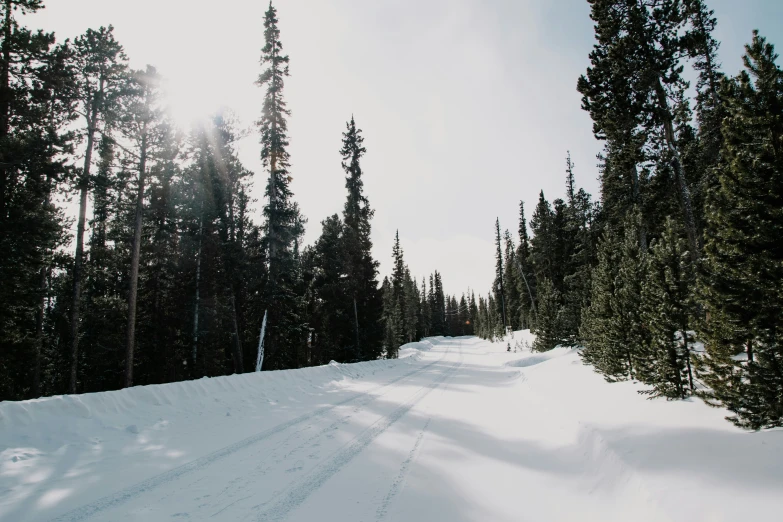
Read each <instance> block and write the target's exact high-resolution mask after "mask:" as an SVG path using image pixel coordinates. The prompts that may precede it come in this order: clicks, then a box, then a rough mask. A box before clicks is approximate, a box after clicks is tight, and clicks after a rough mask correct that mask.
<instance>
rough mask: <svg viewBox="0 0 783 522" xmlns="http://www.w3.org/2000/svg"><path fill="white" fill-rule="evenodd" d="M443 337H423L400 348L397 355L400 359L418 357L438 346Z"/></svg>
mask: <svg viewBox="0 0 783 522" xmlns="http://www.w3.org/2000/svg"><path fill="white" fill-rule="evenodd" d="M443 339H445V337H425V338H424V339H422V340H421V341H416V342H413V343H407V344H403V345H402V346H400V350H399V352H398V353H399V355H398V357H399V358H400V359H405V358H407V357H412V356H418V355H420V354H421V352H429V351H430V350H432V348H433V347H434V346H436V345H438V344H440V343H441V342H442V341H443Z"/></svg>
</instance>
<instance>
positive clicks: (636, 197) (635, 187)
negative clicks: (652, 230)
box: [631, 163, 647, 252]
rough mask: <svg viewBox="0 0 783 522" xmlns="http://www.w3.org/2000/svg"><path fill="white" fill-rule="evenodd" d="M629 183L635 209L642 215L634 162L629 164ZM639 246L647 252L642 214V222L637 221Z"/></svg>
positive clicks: (637, 173)
mask: <svg viewBox="0 0 783 522" xmlns="http://www.w3.org/2000/svg"><path fill="white" fill-rule="evenodd" d="M631 185H632V190H633V203H634V206H635V207H636V209H637V210H638V211H639V215H640V216H642V209H641V197H640V193H641V187H640V184H639V171H638V170H636V164H635V163H634V164H633V165H631ZM639 248H640V249H641V251H642V252H647V227H646V226H645V224H644V217H643V216H642V222H641V223H639Z"/></svg>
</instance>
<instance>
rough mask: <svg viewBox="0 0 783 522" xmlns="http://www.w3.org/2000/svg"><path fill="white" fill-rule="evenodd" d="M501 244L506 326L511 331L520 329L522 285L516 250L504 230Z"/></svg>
mask: <svg viewBox="0 0 783 522" xmlns="http://www.w3.org/2000/svg"><path fill="white" fill-rule="evenodd" d="M503 242H504V244H505V251H504V253H503V280H504V282H505V285H504V288H505V290H506V310H507V312H508V313H507V316H506V317H507V319H508V325H509V326H511V328H512V329H513V330H518V329H519V328H520V322H519V320H520V317H521V316H522V308H521V306H522V305H521V296H520V293H519V289H520V288H521V287H522V286H523V285H524V283H522V282H521V281H520V279H521V277H520V273H519V268H518V267H517V259H516V255H517V254H516V248H515V247H514V240H513V239H512V238H511V233H510V232H509V231H508V230H506V232H505V233H504V235H503Z"/></svg>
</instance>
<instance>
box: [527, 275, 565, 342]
mask: <svg viewBox="0 0 783 522" xmlns="http://www.w3.org/2000/svg"><path fill="white" fill-rule="evenodd" d="M559 312H560V292H558V290H557V289H556V288H555V286H554V285H553V284H552V281H550V280H549V279H547V278H546V277H544V278H543V279H540V280H539V281H538V321H537V322H536V326H535V328H534V329H533V333H534V334H535V335H536V340H535V341H534V342H533V349H534V350H536V351H538V352H545V351H547V350H551V349H552V348H554V347H555V346H557V345H558V344H560V342H561V340H562V339H561V338H560V318H559V315H560V314H559Z"/></svg>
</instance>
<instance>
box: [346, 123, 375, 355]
mask: <svg viewBox="0 0 783 522" xmlns="http://www.w3.org/2000/svg"><path fill="white" fill-rule="evenodd" d="M346 127H347V128H346V131H345V133H343V146H342V148H341V149H340V155H341V156H342V158H343V161H342V166H343V170H345V173H346V180H345V186H346V188H347V189H348V199H347V200H346V202H345V210H344V211H343V221H344V223H345V233H344V235H343V244H344V246H343V249H344V252H345V256H346V260H345V263H346V274H347V284H348V288H347V289H346V291H347V292H348V294H349V295H351V296H352V300H353V303H352V306H353V317H354V331H355V349H356V356H357V358H358V359H374V358H376V357H378V356H379V355H380V350H381V340H382V334H383V331H382V329H381V314H382V306H383V303H382V299H381V294H380V291H379V289H378V262H377V261H375V260H374V259H373V257H372V240H371V239H370V228H371V227H370V220H371V219H372V216H373V213H374V212H373V210H372V209H371V208H370V203H369V201H368V200H367V197H366V196H365V195H364V182H363V181H362V174H363V172H362V168H361V163H360V160H361V158H362V156H364V154H365V153H366V152H367V150H366V149H365V148H364V145H363V144H364V138H363V137H362V131H361V129H358V128H357V127H356V122H355V121H354V118H353V116H351V121H349V122H348V123H347V125H346Z"/></svg>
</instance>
